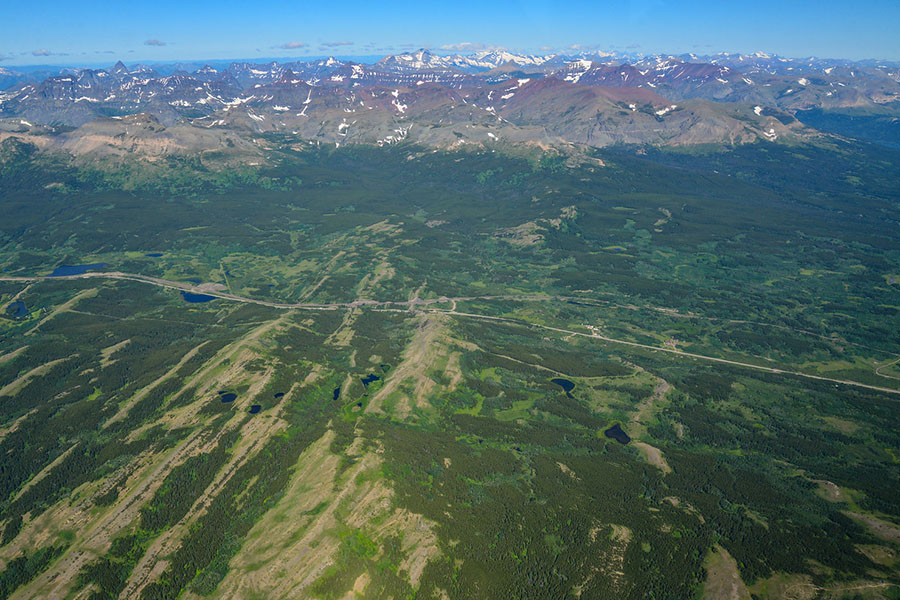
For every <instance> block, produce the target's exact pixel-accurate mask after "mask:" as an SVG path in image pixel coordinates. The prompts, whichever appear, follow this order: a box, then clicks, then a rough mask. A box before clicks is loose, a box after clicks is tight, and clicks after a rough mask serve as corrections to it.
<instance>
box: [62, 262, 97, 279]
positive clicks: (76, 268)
mask: <svg viewBox="0 0 900 600" xmlns="http://www.w3.org/2000/svg"><path fill="white" fill-rule="evenodd" d="M105 266H106V263H93V264H90V265H62V266H59V267H56V268H55V269H53V272H52V273H50V275H49V276H50V277H68V276H69V275H84V274H85V273H87V272H88V271H90V270H92V269H102V268H103V267H105Z"/></svg>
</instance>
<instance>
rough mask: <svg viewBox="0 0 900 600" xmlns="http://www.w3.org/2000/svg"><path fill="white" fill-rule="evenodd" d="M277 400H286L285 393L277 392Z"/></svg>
mask: <svg viewBox="0 0 900 600" xmlns="http://www.w3.org/2000/svg"><path fill="white" fill-rule="evenodd" d="M275 397H276V398H284V392H275Z"/></svg>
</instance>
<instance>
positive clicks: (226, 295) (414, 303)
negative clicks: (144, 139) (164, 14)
mask: <svg viewBox="0 0 900 600" xmlns="http://www.w3.org/2000/svg"><path fill="white" fill-rule="evenodd" d="M73 279H115V280H120V281H137V282H140V283H147V284H150V285H155V286H159V287H162V288H167V289H173V290H179V291H183V292H190V293H194V294H206V295H207V296H213V297H215V298H221V299H222V300H231V301H233V302H244V303H247V304H258V305H260V306H268V307H270V308H276V309H282V310H339V309H344V308H363V307H366V308H374V309H381V310H391V309H393V310H397V309H400V308H402V307H406V308H407V309H409V308H412V307H425V306H430V305H434V304H450V303H453V305H454V308H453V309H450V310H439V309H432V310H434V312H440V313H443V314H448V315H454V316H459V317H468V318H473V319H481V320H488V321H501V322H507V323H514V324H516V325H522V326H527V327H535V328H540V329H546V330H549V331H555V332H557V333H564V334H566V335H568V336H580V337H585V338H589V339H594V340H600V341H603V342H607V343H611V344H619V345H623V346H630V347H632V348H641V349H644V350H652V351H655V352H667V353H669V354H675V355H679V356H684V357H686V358H692V359H696V360H704V361H708V362H714V363H719V364H727V365H733V366H737V367H744V368H747V369H754V370H757V371H765V372H767V373H773V374H778V375H792V376H795V377H803V378H805V379H814V380H816V381H825V382H829V383H834V384H838V385H849V386H853V387H858V388H864V389H868V390H874V391H878V392H885V393H888V394H897V395H900V390H898V389H893V388H887V387H880V386H876V385H869V384H867V383H861V382H859V381H851V380H846V379H835V378H833V377H824V376H822V375H813V374H810V373H803V372H801V371H791V370H787V369H779V368H776V367H766V366H763V365H758V364H753V363H746V362H740V361H736V360H729V359H726V358H719V357H716V356H707V355H704V354H695V353H693V352H686V351H684V350H678V349H677V348H669V347H665V346H651V345H650V344H641V343H639V342H631V341H628V340H620V339H616V338H611V337H607V336H604V335H600V334H598V333H594V332H592V333H584V332H580V331H572V330H569V329H562V328H560V327H552V326H550V325H541V324H538V323H531V322H528V321H521V320H517V319H510V318H507V317H494V316H489V315H479V314H476V313H466V312H459V311H457V310H455V303H456V302H464V301H472V300H517V301H544V302H546V301H552V300H571V299H575V298H569V297H566V296H549V295H541V294H521V295H496V296H462V297H454V298H448V297H443V296H442V297H440V298H427V299H422V298H413V299H412V300H398V301H379V300H364V299H361V300H354V301H352V302H332V303H327V304H321V303H312V302H298V303H293V304H292V303H284V302H269V301H266V300H257V299H255V298H247V297H245V296H239V295H237V294H232V293H230V292H222V291H219V290H212V289H208V288H207V287H206V286H202V285H201V286H197V285H192V284H190V283H184V282H180V281H170V280H168V279H160V278H158V277H150V276H148V275H138V274H134V273H122V272H120V271H98V272H89V273H82V274H80V275H60V276H55V277H51V276H35V277H0V281H18V282H22V283H34V282H38V281H57V280H73ZM884 366H887V365H883V367H884Z"/></svg>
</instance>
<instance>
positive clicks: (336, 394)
mask: <svg viewBox="0 0 900 600" xmlns="http://www.w3.org/2000/svg"><path fill="white" fill-rule="evenodd" d="M340 397H341V388H334V397H333V398H332V400H337V399H338V398H340Z"/></svg>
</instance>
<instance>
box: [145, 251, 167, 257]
mask: <svg viewBox="0 0 900 600" xmlns="http://www.w3.org/2000/svg"><path fill="white" fill-rule="evenodd" d="M162 255H163V253H162V252H148V253H147V254H145V255H144V256H149V257H150V258H159V257H161V256H162Z"/></svg>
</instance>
